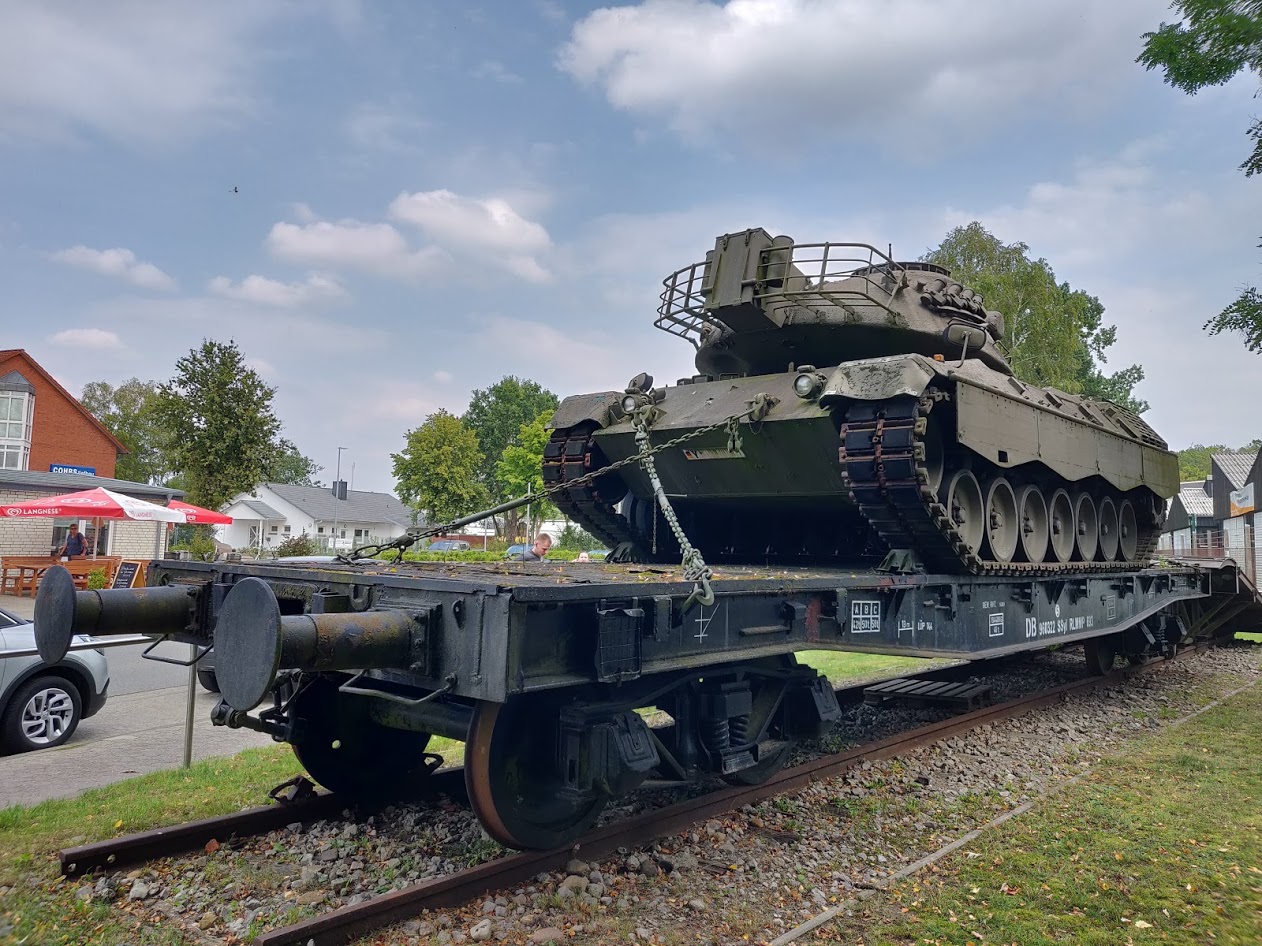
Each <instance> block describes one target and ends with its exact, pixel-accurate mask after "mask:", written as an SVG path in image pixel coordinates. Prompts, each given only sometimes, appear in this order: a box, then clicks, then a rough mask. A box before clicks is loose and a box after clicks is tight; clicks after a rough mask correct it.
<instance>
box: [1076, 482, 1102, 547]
mask: <svg viewBox="0 0 1262 946" xmlns="http://www.w3.org/2000/svg"><path fill="white" fill-rule="evenodd" d="M1074 523H1075V525H1076V526H1077V538H1076V539H1075V540H1074V541H1075V542H1076V543H1077V546H1078V558H1079V560H1081V561H1084V562H1094V561H1095V553H1096V550H1097V549H1098V548H1099V547H1100V520H1099V518H1098V517H1097V516H1096V509H1095V500H1094V499H1092V498H1091V494H1090V493H1086V492H1083V493H1079V494H1078V495H1077V496H1076V497H1075V498H1074Z"/></svg>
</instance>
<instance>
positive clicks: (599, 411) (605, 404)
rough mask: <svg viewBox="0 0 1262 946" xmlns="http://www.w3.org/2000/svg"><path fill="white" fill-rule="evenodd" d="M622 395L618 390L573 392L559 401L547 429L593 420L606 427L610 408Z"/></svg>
mask: <svg viewBox="0 0 1262 946" xmlns="http://www.w3.org/2000/svg"><path fill="white" fill-rule="evenodd" d="M622 397H623V395H622V394H621V393H619V392H618V391H602V392H601V393H599V394H575V395H574V396H572V397H567V398H566V399H565V400H564V401H562V402H561V405H560V406H559V407H558V408H557V409H556V413H555V414H553V415H552V419H551V420H550V421H548V429H550V430H560V429H565V428H568V427H577V426H578V425H579V424H581V423H583V422H584V421H593V420H594V421H595V422H596V424H597V425H598V426H600V427H608V426H609V423H610V421H611V417H610V408H612V407H615V406H617V405H618V404H619V403H620V402H621V401H622Z"/></svg>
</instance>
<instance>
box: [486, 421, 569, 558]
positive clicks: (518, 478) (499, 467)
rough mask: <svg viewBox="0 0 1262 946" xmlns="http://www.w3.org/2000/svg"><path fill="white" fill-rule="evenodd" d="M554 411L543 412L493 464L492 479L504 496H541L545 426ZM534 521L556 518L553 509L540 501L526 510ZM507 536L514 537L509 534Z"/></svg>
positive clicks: (545, 444) (554, 507)
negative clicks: (539, 494) (493, 475)
mask: <svg viewBox="0 0 1262 946" xmlns="http://www.w3.org/2000/svg"><path fill="white" fill-rule="evenodd" d="M554 413H555V411H551V410H548V411H544V412H543V413H541V414H540V415H539V416H538V417H536V418H535V419H534V420H532V421H531V422H530V423H529V424H522V425H521V428H520V429H519V430H518V434H517V443H512V444H509V445H508V446H507V447H505V448H504V452H503V454H502V455H501V456H500V459H499V462H497V463H496V464H495V479H496V482H497V483H499V486H500V490H501V492H502V493H503V494H504V495H507V496H513V497H516V496H525V495H526V493H528V492H531V493H541V492H543V488H544V487H543V448H544V447H545V446H547V443H548V437H549V436H550V435H549V433H548V429H547V427H546V426H545V425H546V424H547V423H548V421H550V420H551V419H552V415H553V414H554ZM527 508H528V509H529V510H530V512H531V515H532V516H533V517H534V519H535V521H536V522H537V521H540V520H542V519H552V518H555V517H556V516H557V515H559V513H558V510H557V508H556V506H554V505H553V504H552V503H550V502H548V501H546V500H542V501H540V502H537V503H531V504H530V506H529V507H527ZM510 534H512V535H515V534H516V531H515V530H512V531H511V532H510Z"/></svg>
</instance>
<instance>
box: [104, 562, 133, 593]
mask: <svg viewBox="0 0 1262 946" xmlns="http://www.w3.org/2000/svg"><path fill="white" fill-rule="evenodd" d="M138 571H140V563H139V562H119V564H118V573H117V574H116V575H115V576H114V584H112V585H110V587H111V588H130V587H131V586H132V585H133V584H134V583H135V581H136V573H137V572H138Z"/></svg>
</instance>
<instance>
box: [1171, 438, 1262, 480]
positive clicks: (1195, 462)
mask: <svg viewBox="0 0 1262 946" xmlns="http://www.w3.org/2000/svg"><path fill="white" fill-rule="evenodd" d="M1259 448H1262V440H1252V441H1250V442H1249V443H1247V444H1245V445H1244V446H1243V447H1224V446H1223V445H1222V444H1221V443H1216V444H1212V445H1211V446H1208V447H1205V446H1202V445H1201V444H1199V443H1196V444H1193V445H1192V446H1190V447H1186V448H1184V449H1183V450H1180V451H1179V479H1181V480H1184V481H1185V482H1191V481H1192V480H1203V479H1205V478H1206V477H1207V476H1209V473H1210V459H1211V458H1212V457H1213V455H1214V454H1215V453H1224V452H1227V451H1230V450H1241V451H1243V450H1258V449H1259Z"/></svg>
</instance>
